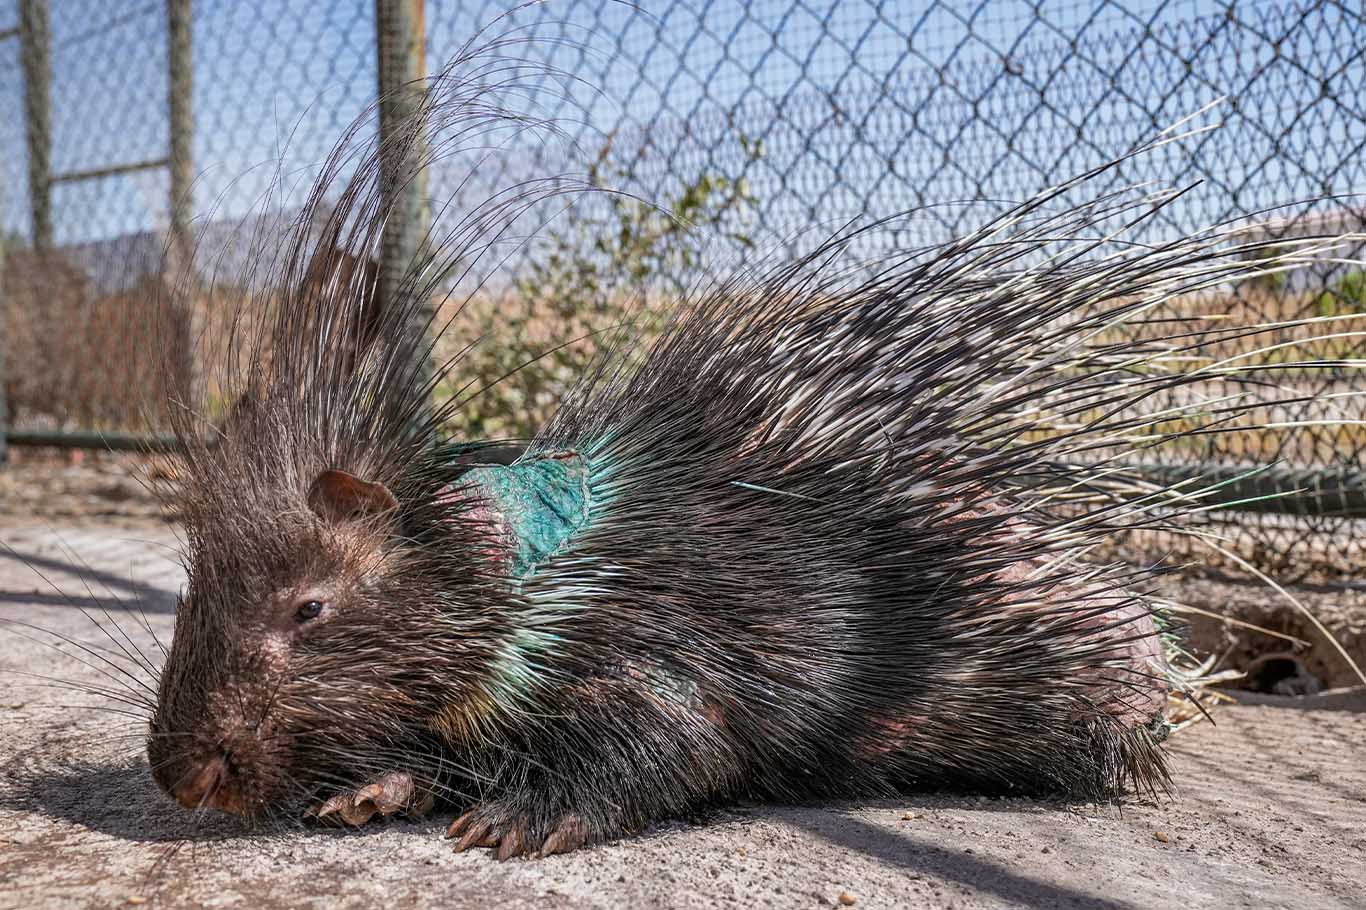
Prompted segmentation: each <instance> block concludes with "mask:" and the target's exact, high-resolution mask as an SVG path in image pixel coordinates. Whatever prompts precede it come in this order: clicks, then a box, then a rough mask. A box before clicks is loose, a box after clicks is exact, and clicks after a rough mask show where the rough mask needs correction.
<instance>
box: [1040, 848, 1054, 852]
mask: <svg viewBox="0 0 1366 910" xmlns="http://www.w3.org/2000/svg"><path fill="white" fill-rule="evenodd" d="M1039 852H1040V853H1052V852H1053V848H1052V847H1044V848H1043V849H1042V850H1040V851H1039Z"/></svg>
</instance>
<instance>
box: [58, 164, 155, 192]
mask: <svg viewBox="0 0 1366 910" xmlns="http://www.w3.org/2000/svg"><path fill="white" fill-rule="evenodd" d="M169 163H170V159H169V158H153V159H150V160H148V161H130V162H128V163H127V164H114V165H110V166H109V167H97V168H91V169H90V170H88V171H67V172H66V173H63V174H52V175H50V176H49V177H48V178H47V182H48V185H49V186H51V185H52V184H54V183H74V182H76V181H78V180H99V179H100V178H101V177H117V176H119V175H120V174H132V173H136V172H137V171H150V170H154V169H156V168H159V167H165V166H166V165H167V164H169Z"/></svg>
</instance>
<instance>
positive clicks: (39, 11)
mask: <svg viewBox="0 0 1366 910" xmlns="http://www.w3.org/2000/svg"><path fill="white" fill-rule="evenodd" d="M49 44H50V35H49V32H48V24H47V0H20V4H19V47H20V51H19V56H20V60H21V63H22V66H23V70H24V115H25V120H26V122H27V127H28V192H29V203H30V205H31V206H32V210H33V246H34V248H35V249H38V250H47V249H51V248H52V107H51V83H52V64H51V60H50V59H49V55H48V50H49Z"/></svg>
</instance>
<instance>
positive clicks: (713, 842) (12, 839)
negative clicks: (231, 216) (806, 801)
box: [0, 519, 1366, 910]
mask: <svg viewBox="0 0 1366 910" xmlns="http://www.w3.org/2000/svg"><path fill="white" fill-rule="evenodd" d="M0 539H3V540H4V542H5V543H6V544H8V545H9V547H11V548H12V550H10V551H5V552H4V553H3V554H0V618H3V619H9V620H20V621H23V622H28V623H32V624H34V625H37V626H41V627H43V628H46V629H50V630H53V631H55V632H60V633H63V634H65V635H68V636H72V637H77V638H81V639H83V640H87V641H89V640H92V638H91V636H92V635H94V636H98V635H99V633H98V632H97V631H96V630H94V628H93V626H92V620H91V619H90V618H88V616H87V615H86V614H87V613H88V614H89V615H91V616H95V617H97V618H99V619H101V621H104V618H103V614H101V613H97V612H91V610H92V608H94V607H96V605H97V603H98V604H105V605H112V606H111V609H110V612H109V615H110V617H112V618H113V619H114V620H116V621H117V622H118V625H119V626H120V627H121V628H123V629H124V630H126V631H127V632H128V634H129V637H130V639H131V642H133V643H136V644H137V645H138V646H140V647H142V648H144V649H146V650H148V651H149V652H152V651H153V650H154V649H155V647H156V645H155V644H154V642H153V640H152V639H153V633H154V634H155V636H156V637H157V638H159V639H160V640H161V641H163V642H164V641H166V640H167V639H168V638H169V636H170V631H171V620H172V611H173V608H174V592H175V590H176V589H177V587H178V585H179V583H180V575H179V570H178V569H177V568H176V566H175V564H174V562H173V554H172V550H171V547H172V545H173V544H174V536H173V532H172V530H171V529H170V528H169V527H167V526H165V525H145V526H143V527H141V528H139V529H123V530H119V529H113V528H109V527H104V526H101V525H100V524H98V523H95V522H89V521H87V522H85V523H84V526H69V525H68V526H62V527H60V528H56V529H54V528H52V527H51V526H48V525H46V524H39V523H34V522H21V521H17V520H14V519H8V520H0ZM73 554H79V558H78V557H77V556H74V555H73ZM35 570H36V571H37V572H41V573H43V574H44V575H46V576H47V580H44V579H42V578H40V577H39V576H38V575H37V574H36V571H35ZM59 592H61V593H59ZM120 602H121V604H122V605H120ZM133 603H136V604H139V605H140V606H141V612H139V611H136V610H132V609H129V606H130V605H131V604H133ZM79 608H84V610H85V612H82V609H79ZM144 616H145V619H146V623H147V625H146V626H145V627H143V626H142V625H141V622H142V619H143V617H144ZM30 634H31V633H29V632H26V631H25V630H23V629H22V628H16V627H13V626H12V625H11V626H10V627H9V628H8V629H7V630H4V631H0V678H3V679H4V688H3V689H0V692H3V695H0V718H3V720H2V721H0V726H2V727H3V730H4V734H3V736H0V907H2V908H10V907H14V908H19V907H135V906H161V907H253V908H255V907H260V908H277V907H278V908H284V907H372V906H395V907H399V906H410V905H416V906H443V907H484V906H490V905H495V904H496V905H498V906H503V907H508V908H517V907H531V906H536V907H574V908H578V907H632V908H634V907H713V906H715V907H721V906H756V907H820V906H854V907H911V906H915V907H931V908H949V907H956V908H964V910H967V908H983V907H1007V906H1008V907H1040V908H1042V907H1100V908H1116V910H1117V908H1135V910H1137V908H1156V907H1181V908H1199V907H1211V908H1213V907H1219V908H1226V907H1294V908H1310V907H1324V908H1329V907H1342V908H1348V907H1361V906H1362V895H1363V894H1366V753H1363V744H1364V743H1366V692H1364V691H1361V690H1356V691H1352V692H1336V693H1327V694H1319V695H1317V696H1313V697H1307V698H1289V697H1277V696H1245V697H1244V698H1243V701H1245V702H1250V703H1244V704H1240V705H1236V706H1227V707H1223V708H1222V709H1220V710H1219V711H1218V713H1217V715H1216V720H1217V725H1211V724H1208V723H1205V724H1200V725H1197V726H1195V727H1193V728H1191V729H1189V730H1186V731H1184V732H1182V733H1180V734H1178V735H1177V736H1176V737H1175V739H1174V740H1173V742H1172V745H1171V751H1172V753H1173V756H1174V766H1175V767H1174V770H1175V782H1176V794H1175V795H1174V797H1173V798H1171V799H1161V800H1149V799H1134V800H1131V801H1130V802H1128V803H1127V804H1126V805H1124V806H1123V807H1122V808H1116V807H1113V806H1097V805H1072V804H1064V803H1055V802H1039V801H1031V800H1019V799H1013V800H994V799H993V800H983V799H977V798H961V797H947V796H941V795H921V796H908V797H906V798H904V799H901V800H897V801H893V802H876V803H872V804H868V805H853V804H827V805H814V806H745V807H737V808H735V809H733V810H730V811H726V812H722V813H719V814H717V815H716V816H715V817H714V818H712V819H710V820H709V821H707V822H705V823H701V824H687V823H682V822H676V823H670V824H664V825H660V826H658V827H657V828H655V829H653V830H651V831H649V832H646V833H645V834H644V835H642V836H640V837H637V838H633V839H630V840H626V841H623V842H620V843H617V844H612V845H608V846H603V847H598V848H594V849H590V850H587V851H581V852H579V853H576V854H571V855H569V856H563V857H552V858H549V859H546V860H539V861H514V862H511V863H506V864H499V863H497V862H495V861H494V860H493V859H492V858H491V857H490V856H489V855H488V854H487V853H472V854H465V855H458V856H457V855H454V854H452V853H451V852H450V850H449V846H448V845H447V844H446V843H445V842H444V841H443V840H442V838H441V836H440V833H441V829H442V826H443V824H444V822H443V820H442V819H440V818H433V819H429V820H427V821H423V822H397V823H394V822H391V823H385V824H381V825H378V826H376V827H373V828H369V829H365V830H362V831H338V830H332V829H321V828H300V829H299V830H298V831H295V832H291V833H289V834H285V835H280V834H273V835H267V834H260V833H252V832H249V831H244V830H242V829H240V828H239V827H238V826H237V824H236V823H235V822H234V821H233V820H231V819H226V818H223V819H219V818H199V817H196V816H193V815H191V814H190V813H187V812H185V811H184V810H181V809H179V808H178V807H176V806H174V805H173V804H171V803H170V802H169V801H168V800H167V799H166V798H164V797H163V796H162V795H161V794H160V793H159V792H158V791H157V789H156V787H155V786H154V784H153V783H152V781H151V778H150V776H149V774H148V772H147V766H146V762H145V760H144V759H143V757H142V755H141V723H140V721H139V720H138V719H137V718H132V717H128V716H125V715H121V714H114V713H109V712H107V711H101V710H96V709H93V708H82V707H71V706H72V705H77V704H92V703H99V700H98V699H92V698H90V697H88V696H86V695H83V694H81V693H73V692H69V691H64V690H61V689H52V688H46V687H44V686H43V685H42V681H41V680H37V679H34V678H32V677H27V676H24V675H22V674H26V673H32V674H39V675H43V676H56V677H60V678H61V679H64V680H72V681H81V682H93V683H98V682H100V681H101V679H102V677H101V676H100V675H99V673H98V672H96V670H95V669H94V668H92V667H88V666H83V665H82V664H81V663H79V662H78V661H77V660H76V659H75V658H74V657H64V656H63V655H61V654H57V653H55V652H54V651H53V650H52V649H51V648H50V647H47V646H45V645H42V644H39V643H37V642H36V641H33V640H31V638H30V637H25V636H28V635H30ZM31 637H32V638H39V637H42V636H38V635H36V634H34V635H32V636H31ZM93 662H94V661H92V663H93ZM103 704H105V705H106V706H107V705H109V704H111V703H110V702H107V701H106V702H103Z"/></svg>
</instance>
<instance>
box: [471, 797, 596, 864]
mask: <svg viewBox="0 0 1366 910" xmlns="http://www.w3.org/2000/svg"><path fill="white" fill-rule="evenodd" d="M532 830H533V829H532V826H530V825H528V824H527V821H526V820H525V819H518V818H514V819H512V820H509V821H506V822H491V821H488V820H487V818H486V810H484V809H482V808H481V807H479V806H476V807H475V808H473V809H471V810H469V811H468V812H466V813H465V814H464V815H461V816H460V817H459V818H457V819H456V820H455V821H453V822H451V824H450V826H449V827H448V828H447V829H446V836H447V837H458V838H460V839H459V840H458V841H456V844H455V847H454V850H455V852H456V853H463V852H465V851H466V850H468V849H470V848H471V847H496V848H497V850H496V851H495V853H494V856H495V857H496V858H497V859H498V860H499V861H505V860H509V859H512V858H513V857H515V856H525V857H527V858H528V859H540V858H542V857H546V856H551V855H553V854H556V853H569V852H570V851H573V850H577V849H578V848H579V847H582V846H583V845H584V844H586V843H588V833H589V832H588V826H587V825H586V824H585V823H584V821H583V819H582V818H580V817H579V816H577V815H564V816H561V818H560V819H559V821H558V822H556V824H555V826H554V827H553V828H551V830H550V833H549V834H548V835H547V836H546V838H545V840H544V841H541V843H540V847H539V849H538V848H537V847H536V843H537V840H536V836H535V835H534V834H533V833H532Z"/></svg>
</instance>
